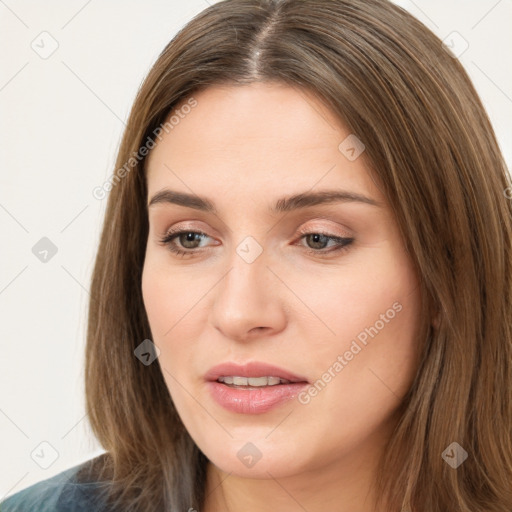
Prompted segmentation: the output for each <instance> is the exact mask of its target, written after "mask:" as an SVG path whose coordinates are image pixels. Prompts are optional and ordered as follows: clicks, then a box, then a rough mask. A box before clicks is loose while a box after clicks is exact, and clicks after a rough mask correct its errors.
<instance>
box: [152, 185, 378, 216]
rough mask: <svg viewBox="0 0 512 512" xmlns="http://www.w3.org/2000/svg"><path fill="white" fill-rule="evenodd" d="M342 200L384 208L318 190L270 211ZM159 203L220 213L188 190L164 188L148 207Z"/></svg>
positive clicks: (281, 202)
mask: <svg viewBox="0 0 512 512" xmlns="http://www.w3.org/2000/svg"><path fill="white" fill-rule="evenodd" d="M340 202H341V203H348V202H358V203H363V204H367V205H370V206H375V207H378V208H382V207H383V206H384V205H383V204H382V203H380V202H379V201H376V200H375V199H372V198H370V197H367V196H364V195H362V194H357V193H355V192H349V191H346V190H323V191H318V192H303V193H300V194H295V195H292V196H288V197H282V198H280V199H278V200H277V201H276V203H275V205H274V206H272V207H271V208H270V211H271V212H272V213H283V212H289V211H293V210H299V209H304V208H309V207H311V206H317V205H321V204H330V203H340ZM159 203H169V204H177V205H179V206H185V207H187V208H194V209H196V210H201V211H205V212H209V213H214V214H217V213H218V211H217V209H216V208H215V205H214V203H213V201H211V200H210V199H208V198H207V197H203V196H198V195H196V194H188V193H186V192H176V191H174V190H169V189H162V190H160V191H159V192H157V193H156V194H155V195H154V196H153V197H152V198H151V200H150V201H149V204H148V207H151V206H153V205H155V204H159Z"/></svg>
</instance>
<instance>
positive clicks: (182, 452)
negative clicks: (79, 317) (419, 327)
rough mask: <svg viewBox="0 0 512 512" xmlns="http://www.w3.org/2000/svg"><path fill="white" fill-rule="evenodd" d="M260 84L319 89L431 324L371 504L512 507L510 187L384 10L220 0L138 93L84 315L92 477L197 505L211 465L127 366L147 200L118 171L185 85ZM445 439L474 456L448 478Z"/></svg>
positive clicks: (463, 86)
mask: <svg viewBox="0 0 512 512" xmlns="http://www.w3.org/2000/svg"><path fill="white" fill-rule="evenodd" d="M255 81H278V82H281V83H286V84H288V85H291V86H293V87H296V88H303V89H308V90H311V91H313V92H314V93H315V94H316V95H317V96H318V97H319V98H321V99H322V100H323V101H324V102H325V104H326V105H327V106H328V107H329V108H330V109H331V110H332V111H333V112H334V113H335V114H336V115H338V116H339V119H340V120H341V121H342V122H343V123H344V124H345V126H347V127H348V128H349V129H350V131H351V132H352V133H355V134H357V136H358V137H359V138H360V139H361V141H362V142H363V143H364V145H365V146H366V151H365V158H366V159H367V162H368V166H369V168H370V170H371V172H372V173H373V174H374V175H375V176H376V178H377V180H378V182H379V184H380V186H381V187H382V190H383V192H384V193H385V195H386V197H387V199H388V201H389V204H390V205H391V208H392V209H393V211H394V214H395V216H396V221H397V223H398V226H399V228H400V230H401V233H402V235H403V238H404V241H405V244H406V247H407V250H408V251H409V253H410V257H411V259H412V261H413V263H414V264H415V266H416V268H417V271H418V275H420V276H421V293H422V302H423V304H425V315H424V316H428V317H429V318H428V322H430V320H431V319H432V318H435V319H436V320H435V322H434V325H435V328H429V329H428V331H426V332H425V337H424V339H423V340H422V357H421V362H420V365H419V368H418V372H417V376H416V379H415V381H414V383H413V385H412V387H411V389H410V392H409V394H408V395H407V397H406V399H405V400H404V402H403V404H402V409H401V414H400V420H399V422H398V424H397V427H396V429H395V431H394V433H393V436H392V438H391V439H390V441H389V444H388V446H387V447H386V452H385V455H384V457H383V458H382V461H381V470H380V472H379V479H378V481H377V482H376V485H377V486H378V492H379V494H378V495H379V496H380V499H381V504H386V505H387V508H386V510H390V511H399V510H404V511H405V510H411V511H418V512H421V511H428V512H436V511H439V512H441V511H442V512H445V511H446V510H460V511H461V512H463V511H466V512H469V511H471V512H477V511H479V512H483V511H486V512H490V511H493V512H498V511H499V512H510V510H511V509H512V489H511V482H512V439H511V426H512V400H511V398H512V364H511V363H512V330H511V329H512V236H511V235H512V220H511V219H512V215H511V213H512V206H511V201H510V200H509V199H507V197H506V196H507V194H506V193H505V192H504V191H505V190H512V188H508V187H510V186H511V182H510V177H509V175H508V172H507V169H506V165H505V162H504V160H503V157H502V155H501V154H500V150H499V148H498V144H497V142H496V137H495V134H494V132H493V128H492V127H491V125H490V123H489V120H488V117H487V115H486V113H485V111H484V108H483V106H482V103H481V101H480V99H479V98H478V95H477V93H476V91H475V89H474V87H473V85H472V84H471V81H470V79H469V78H468V76H467V74H466V72H465V71H464V69H463V67H462V66H461V64H460V63H459V62H458V60H457V59H456V58H455V57H454V56H453V55H451V54H449V53H448V52H447V51H446V50H445V49H444V48H443V47H442V43H441V41H440V40H439V39H438V38H437V37H436V36H435V35H434V34H432V33H431V32H430V31H429V30H428V29H427V28H426V27H425V26H424V25H423V24H421V23H420V22H419V21H418V20H416V19H415V18H414V17H413V16H411V15H410V14H408V13H407V12H406V11H404V10H403V9H401V8H400V7H398V6H396V5H394V4H392V3H390V2H388V1H386V0H365V1H357V0H308V1H297V0H282V1H278V0H225V1H221V2H218V3H216V4H214V5H212V6H210V7H209V8H207V9H206V10H204V11H203V12H201V13H200V14H199V15H197V16H196V17H195V18H194V19H193V20H192V21H190V22H189V23H188V24H187V25H186V26H185V27H184V28H183V29H182V30H181V31H180V32H179V33H178V34H177V35H176V36H175V37H174V39H173V40H172V41H171V42H170V43H169V44H168V45H167V46H166V47H165V49H164V50H163V52H162V53H161V54H160V56H159V58H158V59H157V61H156V62H155V64H154V66H153V67H152V69H151V70H150V72H149V74H148V76H147V78H146V80H145V81H144V83H143V84H142V86H141V88H140V90H139V93H138V95H137V98H136V100H135V103H134V105H133V108H132V110H131V113H130V116H129V119H128V123H127V126H126V130H125V133H124V137H123V140H122V143H121V146H120V149H119V154H118V158H117V163H116V169H117V170H118V171H116V174H115V175H114V176H113V178H115V180H113V182H112V184H111V186H110V187H109V188H111V191H110V194H109V197H108V205H107V210H106V215H105V220H104V225H103V231H102V235H101V240H100V244H99V250H98V254H97V259H96V264H95V267H94V272H93V276H92V285H91V300H90V306H89V319H88V333H87V348H86V377H85V378H86V393H87V412H88V415H89V419H90V423H91V426H92V429H93V432H94V433H95V435H96V437H97V438H98V440H99V441H100V442H101V444H102V446H103V447H104V448H105V450H106V452H107V453H106V455H105V456H104V457H102V458H101V461H100V467H99V469H98V471H97V474H98V475H100V476H101V478H103V479H104V481H106V482H109V485H108V488H107V489H108V492H109V493H110V498H111V499H112V500H114V499H116V500H117V501H118V502H119V503H121V504H122V507H121V509H122V510H126V511H132V510H133V511H135V510H137V511H151V512H154V511H155V510H176V511H178V510H179V511H183V510H185V511H186V510H189V509H190V508H194V509H196V510H200V509H201V507H202V505H203V503H204V499H205V489H204V487H205V468H206V464H207V459H206V457H205V455H204V454H202V453H201V452H200V451H199V449H198V448H197V446H196V445H195V443H194V442H193V440H192V439H191V438H190V436H189V434H188V433H187V431H186V429H185V428H184V426H183V424H182V422H181V420H180V418H179V417H178V415H177V413H176V410H175V408H174V407H173V402H172V400H171V397H170V395H169V392H168V390H167V387H166V385H165V382H164V379H163V377H162V373H161V369H160V367H159V365H158V364H151V365H148V366H146V365H144V364H141V361H140V360H138V359H137V358H136V357H135V356H134V349H135V348H136V347H137V346H138V345H139V344H140V343H141V342H142V341H143V340H145V339H151V338H152V336H151V331H150V327H149V324H148V320H147V317H146V313H145V309H144V305H143V300H142V293H141V275H142V268H143V264H144V254H145V247H146V241H147V236H148V217H147V208H146V200H147V198H146V194H147V189H146V182H145V167H144V164H145V158H136V159H135V160H133V161H132V162H131V164H130V166H129V167H127V166H126V162H128V161H130V158H134V155H135V154H137V155H138V154H139V151H140V148H141V147H143V146H145V145H146V144H147V141H148V140H149V139H151V138H153V139H154V138H155V134H157V133H159V132H158V128H159V127H161V126H162V125H163V124H164V123H165V122H166V120H167V119H168V118H169V115H170V114H171V113H172V112H173V109H174V108H175V107H176V106H177V105H179V104H180V103H183V102H184V101H187V99H190V98H193V94H194V92H197V91H199V90H201V89H203V88H205V87H208V86H209V85H212V84H220V83H225V84H231V85H243V84H248V83H251V82H255ZM191 115H193V113H192V114H191ZM121 169H124V171H121ZM453 442H457V443H458V444H459V445H460V446H461V447H462V448H463V449H464V450H465V451H466V452H467V453H468V458H467V460H465V461H464V462H463V463H462V464H461V465H460V466H459V467H458V468H457V469H454V468H452V467H451V466H450V465H449V464H447V463H446V462H445V460H443V457H442V454H443V452H444V451H445V449H446V448H447V447H449V446H450V445H451V443H453ZM319 492H320V490H319Z"/></svg>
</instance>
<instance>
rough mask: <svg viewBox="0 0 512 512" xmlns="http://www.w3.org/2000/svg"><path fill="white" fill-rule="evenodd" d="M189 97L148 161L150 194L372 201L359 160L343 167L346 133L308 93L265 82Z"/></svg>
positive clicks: (373, 190) (371, 186)
mask: <svg viewBox="0 0 512 512" xmlns="http://www.w3.org/2000/svg"><path fill="white" fill-rule="evenodd" d="M193 98H194V99H195V101H196V102H197V103H196V105H195V106H194V108H191V109H183V108H182V106H183V105H185V104H186V101H187V100H185V101H183V102H182V103H181V104H180V105H177V107H176V108H175V109H174V110H173V112H172V113H171V114H173V115H174V116H175V117H174V118H173V120H174V122H173V125H172V129H170V130H168V133H166V132H162V138H161V140H159V141H158V142H157V144H156V147H155V148H154V149H153V150H152V151H151V153H150V155H149V157H148V162H147V166H146V168H147V174H148V195H149V196H151V195H152V194H154V193H155V192H156V191H157V190H160V189H161V188H162V187H167V186H168V187H171V188H173V189H177V190H183V191H187V192H191V191H192V192H197V193H200V192H205V193H208V195H218V196H220V197H222V196H227V195H229V193H230V191H233V193H238V194H239V193H240V190H238V189H244V190H247V191H250V190H253V191H258V190H260V191H262V190H264V191H265V192H266V193H265V194H264V196H265V197H268V196H269V195H274V194H275V195H276V196H277V195H279V196H281V195H282V194H283V193H290V194H291V193H297V192H299V191H300V192H303V191H305V190H310V189H312V188H314V187H315V186H317V185H318V187H320V188H325V187H338V188H339V187H343V188H344V189H350V190H351V191H352V192H355V193H364V194H368V193H374V194H375V195H378V190H377V189H376V187H375V184H374V183H373V180H372V179H371V177H370V175H369V173H368V171H367V169H366V167H365V163H364V158H358V159H356V160H355V161H350V160H348V159H347V158H346V156H345V155H344V154H343V153H342V152H341V151H340V149H339V145H340V143H341V142H342V141H343V140H345V139H346V138H347V137H348V136H349V135H351V134H350V132H349V130H348V129H347V128H346V127H345V126H344V125H343V123H342V122H341V120H339V119H338V118H337V117H336V116H335V115H334V114H333V113H332V112H331V111H329V109H328V108H327V107H326V106H325V105H324V104H323V103H322V101H321V100H320V99H318V98H317V97H316V96H315V95H314V94H313V93H311V92H310V91H306V90H303V89H297V88H294V87H290V86H287V85H284V84H280V83H275V82H273V83H268V82H265V83H255V84H250V85H243V86H239V85H234V86H228V85H220V86H212V87H209V88H207V89H205V90H203V91H201V92H199V93H197V94H194V95H193ZM180 109H181V110H180ZM185 112H186V113H185ZM177 113H178V114H180V115H179V116H177V115H176V114H177ZM177 120H179V121H178V122H176V121H177ZM363 156H364V154H363ZM187 188H188V189H189V190H187ZM257 195H258V194H253V195H252V196H251V197H252V200H253V201H254V200H255V199H256V198H257Z"/></svg>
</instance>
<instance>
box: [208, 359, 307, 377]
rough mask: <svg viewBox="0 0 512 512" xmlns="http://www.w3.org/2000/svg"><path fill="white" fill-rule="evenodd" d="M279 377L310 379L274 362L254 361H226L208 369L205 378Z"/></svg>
mask: <svg viewBox="0 0 512 512" xmlns="http://www.w3.org/2000/svg"><path fill="white" fill-rule="evenodd" d="M228 376H234V377H279V378H280V379H285V380H289V381H290V382H308V379H306V378H305V377H301V376H300V375H295V374H293V373H291V372H289V371H288V370H285V369H283V368H279V367H278V366H274V365H272V364H267V363H262V362H259V361H252V362H250V363H246V364H243V365H240V364H236V363H231V362H226V363H222V364H218V365H216V366H214V367H212V368H210V369H209V370H208V372H207V373H206V375H205V379H206V380H208V381H216V380H217V379H218V378H219V377H228Z"/></svg>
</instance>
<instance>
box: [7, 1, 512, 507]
mask: <svg viewBox="0 0 512 512" xmlns="http://www.w3.org/2000/svg"><path fill="white" fill-rule="evenodd" d="M510 186H511V183H510V177H509V176H508V174H507V170H506V166H505V163H504V161H503V158H502V155H501V154H500V151H499V148H498V145H497V142H496V139H495V135H494V132H493V129H492V127H491V125H490V123H489V121H488V118H487V116H486V114H485V112H484V109H483V107H482V104H481V102H480V100H479V98H478V96H477V94H476V92H475V90H474V88H473V86H472V84H471V82H470V80H469V78H468V77H467V75H466V73H465V72H464V70H463V68H462V67H461V65H460V64H459V62H458V61H457V60H456V59H455V58H453V56H452V55H451V54H449V53H448V52H447V51H446V49H445V48H443V47H442V44H441V41H440V40H439V39H438V38H437V37H435V36H434V35H433V34H432V33H431V32H430V31H429V30H427V29H426V28H425V27H424V26H423V25H422V24H421V23H419V22H418V21H417V20H416V19H414V18H413V17H412V16H411V15H409V14H407V13H406V12H405V11H404V10H402V9H401V8H399V7H397V6H395V5H393V4H391V3H389V2H387V1H384V0H370V1H365V2H357V1H354V0H350V1H349V0H336V1H332V0H308V1H307V2H298V1H296V0H295V1H294V0H283V1H271V0H267V1H259V0H258V1H257V0H247V1H242V0H226V1H223V2H219V3H217V4H215V5H213V6H211V7H209V8H208V9H206V10H205V11H203V12H202V13H201V14H200V15H198V16H197V17H196V18H194V19H193V20H192V21H191V22H190V23H189V24H188V25H187V26H186V27H184V28H183V29H182V30H181V31H180V33H179V34H178V35H177V36H176V37H175V38H174V39H173V40H172V41H171V42H170V43H169V45H168V46H167V47H166V48H165V49H164V51H163V52H162V54H161V55H160V57H159V59H158V60H157V62H156V63H155V65H154V66H153V68H152V69H151V71H150V73H149V75H148V77H147V79H146V80H145V82H144V84H143V85H142V87H141V90H140V91H139V94H138V96H137V98H136V101H135V104H134V106H133V109H132V112H131V114H130V118H129V120H128V124H127V128H126V131H125V134H124V138H123V141H122V144H121V147H120V150H119V155H118V159H117V165H116V172H115V173H114V175H113V176H112V180H111V181H110V182H109V184H108V187H105V190H104V191H105V192H109V199H108V207H107V212H106V217H105V221H104V227H103V232H102V237H101V242H100V246H99V251H98V255H97V260H96V266H95V269H94V273H93V278H92V286H91V302H90V310H89V325H88V341H87V353H86V392H87V412H88V415H89V419H90V422H91V425H92V428H93V430H94V432H95V435H96V436H97V438H98V439H99V441H100V442H101V443H102V445H103V447H104V448H105V450H106V453H105V454H103V455H101V456H100V457H96V458H95V459H93V460H91V461H89V462H87V463H85V464H82V465H81V466H77V467H75V468H71V469H70V470H68V471H67V472H64V473H61V474H60V475H58V476H57V477H54V478H53V479H49V480H47V481H44V482H42V483H40V484H37V485H36V486H32V487H30V488H28V489H26V490H24V491H22V492H20V493H18V494H17V495H15V496H13V497H12V498H10V499H8V500H7V501H6V502H5V503H4V504H3V505H2V508H1V510H2V511H4V510H5V511H9V510H46V509H48V510H82V509H83V510H123V511H127V510H133V511H135V510H137V511H139V510H141V511H142V510H144V511H156V510H172V511H187V510H188V511H192V510H201V511H202V512H218V511H229V510H244V511H245V512H251V511H253V510H269V509H271V508H272V509H277V510H283V511H299V510H308V511H310V512H314V511H317V510H336V511H340V512H346V511H353V512H354V511H360V512H363V511H370V510H373V511H378V512H381V511H386V512H388V511H397V512H398V511H401V510H402V511H406V510H408V511H411V512H412V511H414V512H423V511H428V512H432V511H446V510H461V511H468V512H469V511H471V512H476V511H482V512H483V511H484V510H485V511H490V510H492V511H500V512H505V511H510V510H511V509H512V489H511V482H512V442H511V441H512V439H511V425H512V423H511V420H512V414H511V413H512V409H511V394H512V373H511V368H512V367H511V356H512V332H511V325H510V318H511V317H512V295H511V291H512V260H511V254H512V246H511V243H512V242H511V234H512V221H511V203H510V201H509V200H508V199H507V190H512V189H511V188H509V187H510ZM96 193H101V191H96ZM44 506H46V507H47V508H46V509H45V508H43V507H44Z"/></svg>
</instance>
